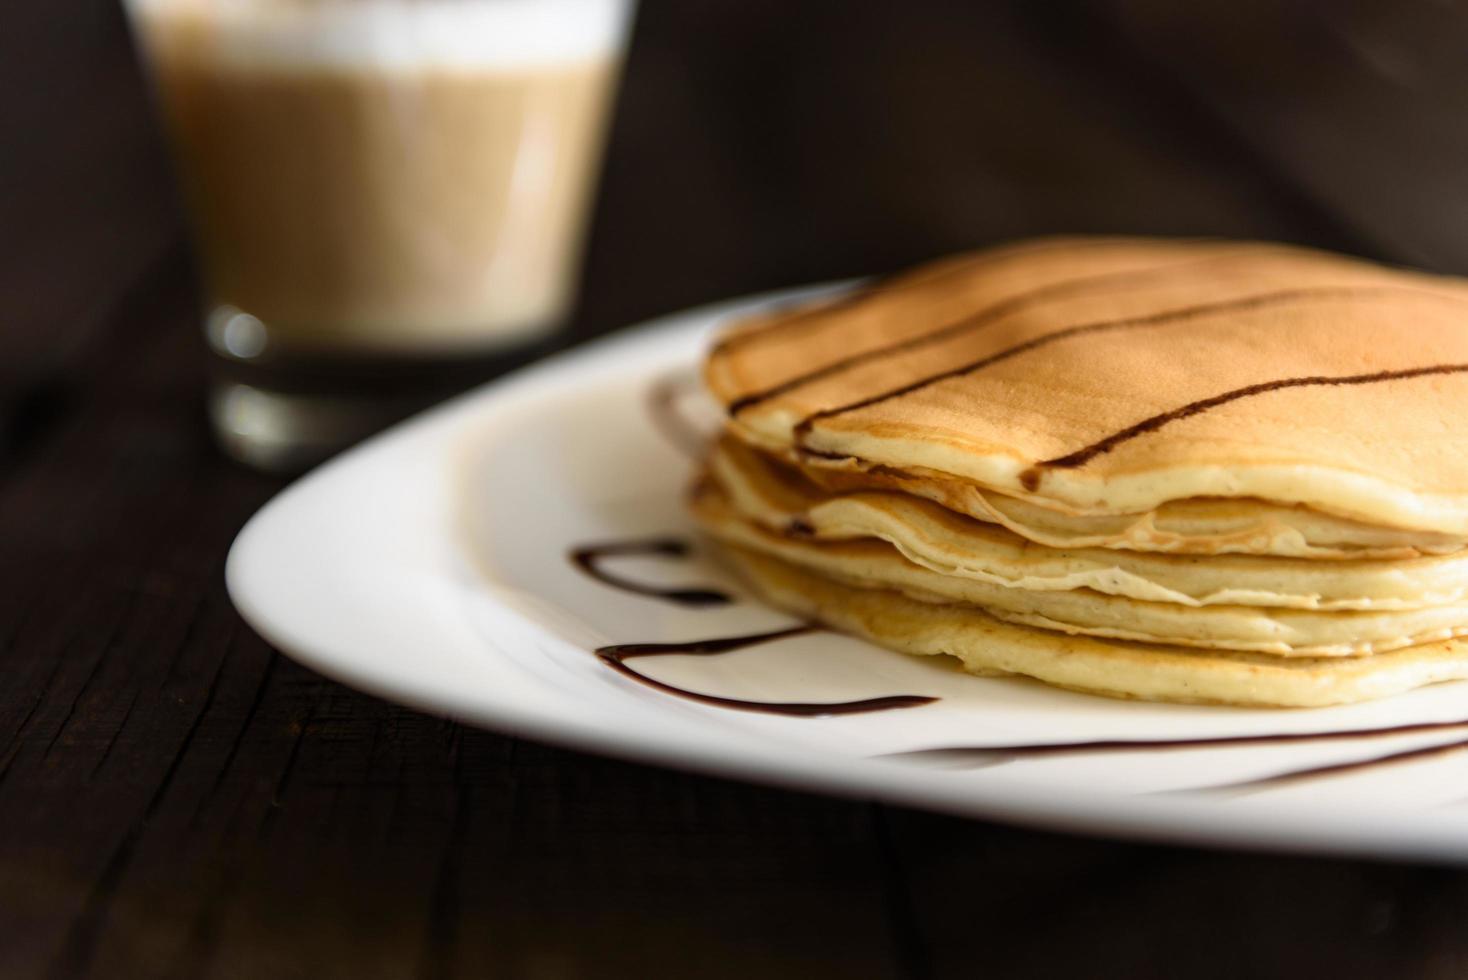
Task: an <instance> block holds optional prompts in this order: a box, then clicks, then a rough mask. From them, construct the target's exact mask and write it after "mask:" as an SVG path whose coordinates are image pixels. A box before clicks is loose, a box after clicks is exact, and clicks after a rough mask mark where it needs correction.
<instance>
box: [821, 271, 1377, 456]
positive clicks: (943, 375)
mask: <svg viewBox="0 0 1468 980" xmlns="http://www.w3.org/2000/svg"><path fill="white" fill-rule="evenodd" d="M1402 291H1403V290H1402V289H1401V288H1400V287H1395V286H1330V287H1317V288H1311V289H1283V290H1278V291H1275V292H1269V293H1259V294H1256V295H1253V296H1244V297H1241V298H1236V299H1228V300H1221V301H1217V302H1211V303H1199V304H1196V305H1194V306H1184V307H1179V308H1177V309H1171V310H1162V311H1161V312H1158V313H1149V314H1147V315H1145V316H1136V317H1126V318H1124V319H1119V320H1102V321H1100V322H1097V323H1083V324H1079V325H1077V326H1073V327H1065V328H1063V329H1061V330H1056V331H1052V332H1051V333H1047V334H1042V335H1041V336H1038V337H1031V338H1030V339H1029V340H1026V341H1023V342H1022V343H1018V344H1015V345H1013V346H1012V347H1006V348H1004V349H1003V350H1000V351H996V352H995V353H993V354H989V355H987V356H985V357H981V358H979V359H978V360H976V361H970V362H969V363H967V364H961V365H959V366H958V367H955V368H951V369H949V370H947V371H940V372H938V373H937V374H930V375H927V376H926V377H922V378H919V379H917V380H916V381H912V382H909V383H908V384H905V385H901V386H899V387H897V388H892V389H889V390H887V391H884V392H880V393H878V394H875V395H871V396H869V397H866V398H862V399H860V400H858V401H854V402H848V403H847V404H845V405H837V406H835V407H833V408H827V409H822V410H821V411H818V412H813V413H812V414H810V415H808V416H806V417H805V418H804V419H802V420H801V421H800V422H799V423H797V424H796V426H795V445H796V448H797V449H802V450H804V447H802V446H801V442H802V441H803V440H804V439H805V437H806V436H807V435H809V433H810V430H811V429H812V427H814V425H815V424H816V423H817V422H819V421H821V420H822V419H828V418H833V417H835V416H837V415H845V414H846V413H848V412H855V411H859V410H860V409H863V408H870V407H872V406H873V405H879V404H881V403H882V402H887V401H892V400H893V399H896V398H902V397H904V396H906V395H910V394H912V393H913V392H916V391H920V390H922V389H924V388H928V387H931V386H933V385H935V384H938V383H939V382H942V381H947V380H950V379H952V378H957V377H962V376H965V375H970V374H975V373H977V372H979V371H982V370H983V369H984V368H987V367H991V366H993V365H995V364H999V363H1001V362H1003V361H1007V360H1009V359H1011V358H1014V357H1018V356H1019V355H1021V354H1027V353H1029V352H1030V351H1033V350H1037V349H1039V348H1041V347H1048V346H1050V345H1051V344H1056V343H1059V342H1060V341H1063V340H1069V339H1070V338H1072V337H1078V336H1084V335H1086V334H1093V333H1109V332H1111V331H1114V330H1133V329H1138V328H1147V327H1156V326H1162V325H1178V324H1186V323H1190V322H1192V321H1194V320H1197V319H1201V318H1203V317H1208V316H1213V315H1216V314H1220V313H1234V312H1240V311H1244V310H1255V309H1261V308H1264V307H1268V306H1274V305H1277V304H1280V303H1289V302H1294V301H1298V300H1305V299H1318V298H1332V297H1338V296H1341V297H1343V296H1365V295H1372V294H1391V293H1401V292H1402ZM806 451H808V450H806Z"/></svg>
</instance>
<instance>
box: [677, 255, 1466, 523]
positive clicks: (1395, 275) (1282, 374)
mask: <svg viewBox="0 0 1468 980" xmlns="http://www.w3.org/2000/svg"><path fill="white" fill-rule="evenodd" d="M705 373H706V378H707V380H708V383H709V386H710V388H711V390H712V391H713V393H714V395H715V396H716V398H718V400H719V401H720V402H722V403H723V404H724V405H725V406H726V408H728V409H729V410H730V414H731V422H730V426H731V431H732V432H733V434H735V435H736V436H738V437H739V438H741V439H743V440H745V441H747V442H749V443H750V444H752V445H756V446H760V447H763V448H765V449H767V450H769V451H772V452H776V453H781V454H785V455H787V456H789V457H790V458H792V459H793V458H795V456H796V455H797V454H798V455H799V456H800V461H801V463H802V465H804V466H807V467H809V468H811V469H812V470H816V469H822V468H825V469H831V470H835V471H841V472H862V471H868V470H871V469H873V468H877V467H887V468H891V469H894V470H897V471H899V472H902V473H907V474H919V475H923V474H932V475H934V476H935V477H939V478H953V479H957V480H961V481H966V482H969V483H972V484H975V485H977V486H979V487H982V488H985V489H988V490H994V491H999V492H1001V493H1004V494H1008V495H1010V496H1013V497H1017V498H1020V499H1024V500H1029V501H1033V502H1035V503H1037V504H1040V505H1042V506H1046V507H1049V508H1051V509H1053V510H1056V511H1060V512H1063V513H1067V514H1074V515H1114V514H1136V513H1145V512H1148V511H1151V510H1153V509H1155V508H1157V507H1159V506H1161V505H1163V504H1166V503H1167V502H1169V501H1178V500H1187V499H1194V498H1200V497H1224V498H1255V499H1259V500H1263V501H1268V502H1271V503H1275V504H1285V505H1293V504H1303V505H1306V506H1309V507H1311V508H1314V509H1316V510H1319V511H1321V512H1324V513H1327V514H1334V515H1339V516H1343V517H1348V518H1352V519H1354V520H1357V521H1361V522H1364V523H1367V524H1371V525H1377V526H1382V527H1389V528H1404V529H1410V530H1418V531H1427V532H1435V533H1438V534H1444V535H1454V536H1468V440H1465V439H1454V437H1453V433H1454V431H1455V429H1456V428H1457V426H1458V420H1459V419H1460V418H1461V417H1463V416H1464V414H1465V412H1468V289H1465V287H1464V285H1463V283H1461V282H1460V281H1459V280H1456V279H1448V278H1443V277H1432V276H1427V275H1424V274H1420V273H1414V272H1406V271H1401V270H1396V269H1389V268H1386V267H1382V266H1378V265H1374V264H1371V263H1368V262H1364V261H1359V260H1353V259H1348V258H1345V257H1341V256H1335V255H1329V254H1326V253H1320V252H1313V251H1309V250H1305V249H1296V248H1289V247H1285V246H1278V245H1265V244H1255V243H1242V244H1241V243H1219V242H1204V243H1197V242H1181V243H1180V242H1167V241H1149V240H1126V239H1121V240H1118V239H1102V240H1090V239H1059V240H1048V241H1045V242H1041V243H1031V244H1028V245H1024V246H1019V247H1013V246H1012V247H1010V248H1007V249H1000V250H996V251H994V252H991V253H985V254H981V255H979V256H975V257H969V258H967V259H963V260H954V261H950V262H948V263H945V264H943V265H941V266H939V267H938V268H937V269H934V270H920V271H919V272H917V273H914V274H911V275H909V276H906V277H898V278H896V279H893V280H889V281H887V282H885V283H883V284H880V285H878V286H877V287H875V288H873V289H871V290H869V291H867V292H864V293H859V294H857V295H855V296H853V297H850V298H848V299H846V300H842V301H837V302H834V303H828V304H826V305H825V306H822V307H817V308H815V309H811V310H804V311H800V310H797V311H791V312H787V313H784V314H781V315H778V316H775V317H773V318H770V317H766V318H764V319H762V320H759V321H756V322H755V323H752V324H749V325H746V326H744V327H742V328H736V330H735V331H734V332H733V333H732V334H730V335H729V336H728V337H727V338H726V339H725V340H724V341H723V342H721V343H720V344H719V345H718V346H717V347H716V348H715V350H714V351H713V352H712V354H711V355H710V357H709V360H708V363H707V365H706V372H705Z"/></svg>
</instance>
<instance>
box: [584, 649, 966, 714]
mask: <svg viewBox="0 0 1468 980" xmlns="http://www.w3.org/2000/svg"><path fill="white" fill-rule="evenodd" d="M818 629H819V627H816V626H794V627H791V628H789V629H783V630H775V631H773V632H770V633H752V634H750V635H748V636H727V637H718V638H715V639H709V640H691V641H689V642H686V643H619V644H616V645H614V646H607V647H601V648H600V649H598V650H597V651H596V655H597V657H598V658H599V659H600V660H601V662H602V663H604V664H606V665H607V666H608V667H610V668H612V669H613V670H615V671H617V672H618V673H619V674H622V675H623V676H624V677H629V678H631V679H632V680H635V681H637V682H639V683H641V684H646V685H647V686H648V687H652V688H656V689H657V690H659V691H663V692H665V693H667V694H675V695H677V696H678V697H682V698H688V699H689V700H692V701H700V702H702V703H704V704H712V705H715V706H717V707H720V708H733V709H735V710H736V711H759V712H763V713H765V714H771V715H793V716H796V717H802V718H814V717H820V716H822V715H854V714H863V713H866V712H869V711H891V710H893V709H896V708H916V707H918V706H920V705H924V704H931V703H932V702H934V701H936V700H938V699H937V698H934V697H927V696H924V695H917V694H895V695H889V696H886V697H880V698H865V699H863V700H860V701H829V702H801V701H746V700H744V699H742V698H726V697H720V696H718V695H714V694H702V693H700V692H698V691H690V690H687V689H686V688H681V687H677V686H675V685H672V684H669V683H666V682H665V681H660V680H655V679H653V678H651V677H648V676H647V675H646V674H643V673H641V672H639V671H637V670H634V669H633V668H631V667H629V666H628V665H627V661H628V660H630V659H632V658H633V657H658V656H667V655H669V654H684V655H690V654H691V655H694V656H704V657H707V656H716V655H718V654H721V653H729V652H730V651H733V650H741V649H743V648H745V647H750V646H755V645H757V644H760V643H769V642H771V641H773V640H781V639H784V638H785V637H788V636H802V635H804V634H806V633H811V632H815V631H816V630H818Z"/></svg>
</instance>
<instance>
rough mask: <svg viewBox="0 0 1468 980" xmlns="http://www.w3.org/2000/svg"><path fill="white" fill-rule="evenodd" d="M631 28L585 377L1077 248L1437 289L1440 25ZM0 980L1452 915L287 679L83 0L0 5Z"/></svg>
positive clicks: (1466, 940)
mask: <svg viewBox="0 0 1468 980" xmlns="http://www.w3.org/2000/svg"><path fill="white" fill-rule="evenodd" d="M1323 9H1325V5H1320V7H1319V8H1316V7H1313V6H1312V5H1309V4H1306V3H1303V2H1301V3H1283V2H1271V0H1231V2H1230V3H1228V4H1223V3H1207V2H1204V3H1199V4H1178V3H1171V2H1164V0H1111V2H1103V3H1095V4H1087V5H1081V4H1063V3H1062V4H1045V5H1041V4H1033V3H1027V2H1025V0H1013V2H995V3H982V4H981V3H972V2H961V0H929V2H923V3H917V2H915V0H913V2H909V3H906V4H902V5H898V4H852V3H847V2H839V0H802V2H801V3H799V4H781V3H777V2H775V0H758V2H756V0H707V2H704V3H699V4H693V3H680V2H677V0H644V5H643V9H642V13H641V20H640V23H639V26H638V33H637V38H636V43H635V47H634V50H633V54H632V57H631V60H630V64H629V68H628V73H627V77H626V84H625V87H624V91H623V98H622V103H621V106H620V111H619V116H618V120H617V125H616V129H615V133H614V135H613V138H612V143H611V150H610V154H609V160H608V164H607V170H606V177H605V181H604V185H603V194H602V198H601V202H600V206H599V212H598V216H597V222H596V231H595V235H594V238H593V242H592V246H591V251H590V258H589V262H588V266H587V277H586V284H585V291H584V302H583V304H582V308H581V312H580V314H579V316H578V318H577V321H576V324H575V328H574V330H573V332H572V339H579V338H583V337H586V336H590V335H593V334H596V333H600V332H602V331H605V330H607V329H610V328H614V327H617V326H620V325H624V324H627V323H630V322H633V321H635V320H637V319H639V318H642V317H645V316H648V315H651V314H656V313H660V312H665V311H669V310H673V309H676V308H679V307H682V306H685V305H688V304H691V303H696V302H700V301H705V300H710V299H714V298H717V297H721V296H725V295H731V294H736V293H740V292H745V291H749V290H754V289H761V288H771V287H776V286H781V285H786V284H791V283H796V282H801V281H808V280H814V279H822V278H829V277H836V276H846V275H853V274H861V273H866V272H873V271H879V270H883V269H888V268H892V267H895V266H898V265H900V264H902V263H905V262H909V261H913V260H916V259H919V258H922V257H925V256H929V255H933V254H936V253H941V252H943V251H946V250H950V249H955V248H960V247H965V246H970V245H973V244H976V243H982V242H987V241H994V240H999V239H1004V238H1008V237H1012V236H1017V235H1023V234H1030V233H1038V232H1051V231H1064V230H1077V231H1129V232H1155V233H1178V234H1197V233H1207V234H1218V235H1229V236H1256V237H1269V238H1284V239H1290V240H1295V241H1302V242H1308V243H1313V244H1319V245H1324V246H1328V247H1335V248H1340V249H1345V250H1349V251H1355V252H1360V253H1363V254H1368V255H1373V256H1377V257H1383V258H1387V259H1392V260H1400V261H1406V262H1411V263H1414V264H1420V265H1426V266H1430V267H1433V268H1438V269H1447V270H1456V271H1468V220H1460V217H1459V212H1460V211H1465V210H1468V194H1465V193H1464V186H1465V185H1468V112H1464V111H1462V110H1463V109H1464V108H1465V107H1464V106H1463V103H1464V102H1465V101H1468V85H1465V84H1463V83H1464V81H1465V80H1468V79H1465V71H1464V69H1463V68H1462V66H1461V64H1460V62H1461V52H1462V51H1463V50H1465V48H1468V45H1465V41H1468V21H1465V20H1464V17H1463V14H1462V12H1461V11H1460V10H1458V9H1457V8H1454V7H1452V6H1451V5H1446V4H1438V3H1432V2H1429V0H1404V2H1398V3H1392V2H1388V0H1379V2H1366V0H1339V2H1338V3H1335V4H1332V5H1330V6H1329V11H1330V13H1331V17H1330V19H1329V20H1327V19H1325V18H1324V17H1323V16H1322V14H1321V13H1320V10H1323ZM0 82H3V84H0V120H3V121H4V123H5V125H4V126H3V129H0V132H3V133H4V138H5V151H4V153H3V154H0V236H3V237H0V242H3V251H0V255H3V257H4V261H3V262H0V314H3V315H0V323H3V331H0V345H3V346H0V542H3V545H0V575H3V587H0V977H5V978H29V977H57V978H60V977H75V976H92V977H105V978H112V977H195V976H208V977H249V978H253V977H295V976H313V977H314V976H332V977H336V976H340V977H353V978H359V977H378V976H381V977H405V976H425V977H471V976H474V977H478V976H493V977H510V978H522V977H523V978H559V977H665V976H690V977H694V976H696V977H762V978H766V977H786V976H790V977H826V976H839V977H888V976H901V977H967V976H975V975H987V976H1019V977H1029V976H1096V975H1112V976H1126V977H1178V976H1219V977H1225V976H1226V977H1236V976H1280V977H1285V976H1290V977H1299V976H1331V975H1334V976H1357V975H1366V976H1393V977H1456V976H1463V975H1464V974H1465V973H1468V928H1465V927H1464V922H1465V919H1468V875H1465V874H1464V873H1462V872H1460V871H1456V870H1450V869H1443V868H1432V867H1412V866H1400V865H1388V864H1373V863H1368V862H1364V861H1354V860H1352V861H1347V860H1329V859H1316V858H1301V857H1280V856H1268V855H1252V854H1231V853H1219V852H1211V851H1204V850H1188V849H1181V848H1172V847H1160V846H1150V845H1144V844H1128V843H1117V842H1112V841H1100V840H1088V839H1081V838H1075V837H1066V836H1058V835H1053V834H1046V833H1038V832H1033V831H1028V830H1020V829H1014V828H1008V827H1001V826H995V825H991V824H986V823H980V822H974V821H965V820H957V819H951V818H947V817H938V816H932V815H928V814H925V813H920V812H913V811H908V810H902V809H897V808H893V807H887V806H879V805H874V804H870V803H863V802H851V801H839V800H831V799H825V798H821V797H812V796H805V795H801V794H797V793H790V792H781V791H775V790H770V789H763V788H758V787H750V786H745V785H742V784H734V783H728V782H722V781H718V780H713V779H705V778H697V777H693V776H687V775H680V774H676V773H672V772H667V771H663V770H659V769H650V768H644V767H640V766H634V765H628V764H624V763H620V762H613V761H608V760H605V759H600V758H595V757H591V756H584V755H578V754H574V753H570V752H564V751H560V750H557V749H552V748H546V747H544V746H540V745H536V744H533V743H528V742H522V741H518V740H515V739H512V738H507V737H504V736H500V735H496V734H491V733H488V732H484V731H479V730H475V729H468V728H464V727H462V726H459V725H456V724H454V723H452V722H449V721H445V720H442V719H438V718H433V717H429V716H426V715H423V714H419V713H417V712H414V711H410V710H408V709H406V708H400V707H397V706H395V705H392V704H388V703H385V702H382V701H378V700H376V699H374V698H370V697H367V696H365V695H361V694H358V693H356V692H354V691H351V690H348V689H346V688H343V687H341V686H339V685H337V684H334V683H332V682H330V681H326V680H323V679H322V678H320V677H317V676H315V675H314V674H312V673H311V672H310V671H307V670H305V669H303V668H301V667H298V666H296V665H295V664H294V663H293V662H292V661H290V660H288V659H286V658H284V657H282V656H281V655H279V654H278V653H277V652H276V651H274V650H272V649H271V648H270V647H269V646H268V645H267V644H266V643H264V642H263V641H262V640H261V639H260V638H259V637H257V636H255V635H254V634H253V633H252V632H251V631H250V630H249V629H248V628H246V627H245V626H244V625H243V623H242V622H241V621H240V619H239V617H238V616H237V615H236V614H235V612H234V611H233V609H232V608H231V606H230V604H229V601H228V599H227V597H226V595H225V592H224V587H223V582H222V577H221V564H222V559H223V557H224V554H225V550H226V548H227V546H228V544H229V542H230V540H231V538H232V537H233V535H234V534H235V532H236V531H237V530H238V528H239V527H240V525H241V524H242V523H243V522H244V520H245V519H246V518H247V517H248V516H249V515H250V513H251V512H252V511H253V510H254V509H255V508H257V507H258V506H260V505H261V504H262V503H264V502H265V501H266V500H267V499H268V498H269V497H270V496H271V495H272V494H274V493H275V492H276V491H277V490H279V489H280V488H281V486H282V485H283V484H282V482H281V481H280V480H278V479H274V478H270V477H266V476H260V475H256V474H253V473H250V472H247V471H245V470H243V469H241V468H239V467H237V466H234V465H232V464H230V463H228V462H226V461H225V460H223V459H222V458H221V457H220V456H219V455H218V454H217V453H216V452H215V450H214V449H213V448H212V446H211V443H210V440H209V437H208V433H207V431H206V428H205V425H204V422H203V414H202V406H201V398H202V390H203V374H202V370H201V366H200V365H201V363H202V353H201V349H200V348H201V345H200V344H199V342H198V340H197V336H196V334H197V329H196V323H195V314H194V309H195V296H194V292H193V286H192V282H193V279H192V276H191V274H190V270H189V263H188V259H187V250H186V248H185V246H184V245H183V239H182V235H181V233H180V225H179V221H178V218H177V214H176V211H175V208H174V206H173V205H172V203H171V198H170V194H169V185H168V176H167V171H166V167H165V164H164V159H163V156H162V152H161V150H160V149H159V143H158V139H157V135H156V131H155V128H154V126H153V124H152V122H151V120H150V117H149V115H148V108H147V104H146V101H145V97H144V91H143V88H142V86H141V83H140V82H139V79H138V76H137V73H136V70H135V68H134V66H133V62H132V58H131V54H130V50H129V48H128V45H127V39H126V34H125V31H124V29H123V26H122V22H121V16H120V14H119V12H118V10H117V8H116V7H115V6H114V3H113V0H57V2H56V3H53V4H29V5H19V4H17V5H11V7H9V8H7V9H6V10H5V11H4V12H3V13H0Z"/></svg>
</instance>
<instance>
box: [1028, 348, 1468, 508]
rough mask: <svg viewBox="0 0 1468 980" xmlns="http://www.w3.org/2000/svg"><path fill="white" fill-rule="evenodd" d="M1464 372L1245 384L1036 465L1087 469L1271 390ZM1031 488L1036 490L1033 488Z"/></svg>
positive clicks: (1439, 369)
mask: <svg viewBox="0 0 1468 980" xmlns="http://www.w3.org/2000/svg"><path fill="white" fill-rule="evenodd" d="M1464 371H1468V364H1434V365H1430V366H1428V367H1418V368H1406V369H1403V370H1400V371H1376V372H1373V373H1371V374H1349V375H1344V376H1336V377H1330V376H1315V377H1306V378H1281V379H1279V380H1277V381H1262V382H1260V383H1259V384H1252V385H1245V386H1244V387H1242V388H1235V389H1234V390H1233V391H1226V392H1224V393H1223V394H1221V395H1214V396H1212V397H1211V398H1200V399H1198V400H1197V401H1195V402H1189V403H1188V404H1186V405H1183V406H1182V407H1181V408H1174V409H1172V410H1171V411H1167V412H1162V413H1159V414H1157V415H1154V416H1152V417H1151V418H1149V419H1143V420H1142V421H1140V422H1138V423H1136V424H1135V425H1129V426H1127V427H1126V428H1125V429H1122V430H1121V431H1119V432H1114V433H1112V434H1111V435H1109V436H1106V437H1105V438H1104V439H1097V440H1096V441H1095V442H1093V443H1091V444H1090V445H1089V446H1086V447H1085V448H1084V449H1077V450H1076V451H1075V452H1073V453H1071V454H1069V455H1067V456H1058V457H1056V458H1055V459H1047V460H1045V461H1044V462H1041V463H1036V464H1035V465H1036V466H1044V467H1054V468H1061V467H1066V468H1071V467H1077V466H1084V465H1085V464H1086V463H1088V462H1090V461H1091V460H1093V459H1095V458H1096V457H1097V456H1101V455H1103V454H1105V453H1109V452H1111V450H1113V449H1115V448H1116V447H1117V446H1119V445H1121V444H1122V443H1124V442H1129V441H1130V440H1132V439H1135V438H1137V437H1138V436H1142V435H1146V434H1147V433H1149V432H1156V431H1157V430H1158V429H1160V428H1162V427H1163V426H1165V425H1170V424H1171V423H1173V422H1179V421H1181V420H1183V419H1186V418H1191V417H1192V416H1194V415H1202V414H1203V413H1204V412H1207V411H1209V410H1211V409H1214V408H1217V407H1218V406H1220V405H1227V404H1228V403H1229V402H1236V401H1238V400H1240V399H1242V398H1252V397H1253V396H1255V395H1262V394H1264V393H1266V392H1270V391H1279V390H1281V389H1283V388H1306V387H1314V386H1326V385H1368V384H1379V383H1381V382H1383V381H1400V380H1405V379H1407V378H1422V377H1428V376H1430V375H1436V374H1461V373H1463V372H1464ZM1030 489H1034V488H1033V487H1031V488H1030Z"/></svg>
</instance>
